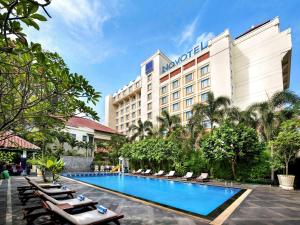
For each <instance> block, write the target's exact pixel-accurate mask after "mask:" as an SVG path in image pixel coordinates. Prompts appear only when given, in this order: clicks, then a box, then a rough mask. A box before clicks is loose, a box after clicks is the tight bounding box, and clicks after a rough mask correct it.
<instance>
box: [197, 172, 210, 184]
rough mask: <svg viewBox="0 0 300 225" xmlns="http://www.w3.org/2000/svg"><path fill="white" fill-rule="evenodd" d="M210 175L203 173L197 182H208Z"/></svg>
mask: <svg viewBox="0 0 300 225" xmlns="http://www.w3.org/2000/svg"><path fill="white" fill-rule="evenodd" d="M208 180H209V178H208V173H201V174H200V176H199V177H197V178H196V181H200V182H205V181H208Z"/></svg>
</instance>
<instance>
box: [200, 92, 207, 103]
mask: <svg viewBox="0 0 300 225" xmlns="http://www.w3.org/2000/svg"><path fill="white" fill-rule="evenodd" d="M207 99H208V92H206V93H203V94H201V102H205V101H207Z"/></svg>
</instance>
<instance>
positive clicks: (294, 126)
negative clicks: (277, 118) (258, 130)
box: [271, 119, 300, 190]
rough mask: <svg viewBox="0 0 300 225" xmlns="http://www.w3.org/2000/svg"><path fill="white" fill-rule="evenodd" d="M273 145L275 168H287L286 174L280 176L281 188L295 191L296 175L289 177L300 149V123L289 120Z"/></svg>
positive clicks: (282, 126) (283, 125) (281, 128)
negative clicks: (290, 165) (292, 163)
mask: <svg viewBox="0 0 300 225" xmlns="http://www.w3.org/2000/svg"><path fill="white" fill-rule="evenodd" d="M271 144H272V145H273V150H274V155H273V161H272V163H273V165H274V168H277V169H279V168H285V174H278V175H277V176H278V180H279V186H280V187H281V188H282V189H285V190H293V189H294V180H295V176H294V175H289V163H290V162H292V161H293V160H295V159H296V154H297V152H298V151H299V149H300V121H299V120H296V119H292V120H287V121H285V122H283V123H282V125H281V126H280V132H279V134H278V136H277V137H276V138H275V139H274V141H272V142H271Z"/></svg>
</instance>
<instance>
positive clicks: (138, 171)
mask: <svg viewBox="0 0 300 225" xmlns="http://www.w3.org/2000/svg"><path fill="white" fill-rule="evenodd" d="M142 172H143V169H139V170H137V171H134V172H133V173H132V174H140V173H142Z"/></svg>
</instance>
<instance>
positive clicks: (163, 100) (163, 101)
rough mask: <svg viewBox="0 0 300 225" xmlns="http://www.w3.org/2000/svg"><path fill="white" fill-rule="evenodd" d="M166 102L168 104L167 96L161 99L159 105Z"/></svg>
mask: <svg viewBox="0 0 300 225" xmlns="http://www.w3.org/2000/svg"><path fill="white" fill-rule="evenodd" d="M167 102H168V97H167V96H165V97H162V98H161V103H162V104H166V103H167Z"/></svg>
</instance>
